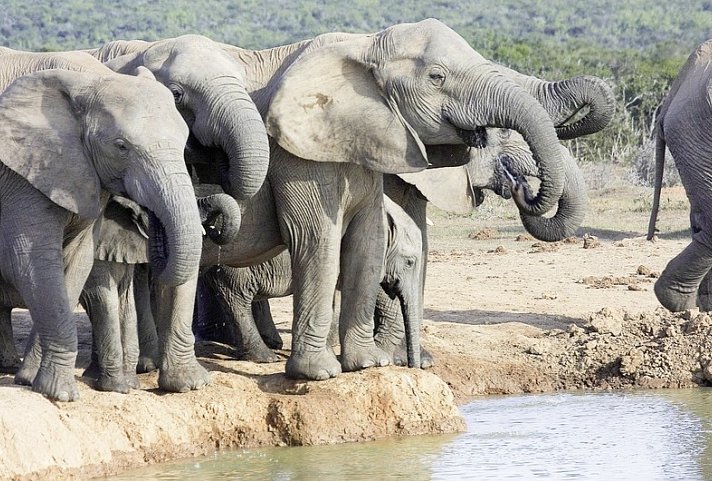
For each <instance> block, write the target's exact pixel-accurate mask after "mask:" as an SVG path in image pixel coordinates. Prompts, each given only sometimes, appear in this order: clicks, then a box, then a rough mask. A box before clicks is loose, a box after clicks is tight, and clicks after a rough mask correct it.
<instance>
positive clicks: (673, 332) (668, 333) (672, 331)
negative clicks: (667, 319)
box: [663, 326, 680, 337]
mask: <svg viewBox="0 0 712 481" xmlns="http://www.w3.org/2000/svg"><path fill="white" fill-rule="evenodd" d="M663 335H664V336H665V337H678V336H679V335H680V329H678V328H677V326H668V327H666V328H665V330H664V331H663Z"/></svg>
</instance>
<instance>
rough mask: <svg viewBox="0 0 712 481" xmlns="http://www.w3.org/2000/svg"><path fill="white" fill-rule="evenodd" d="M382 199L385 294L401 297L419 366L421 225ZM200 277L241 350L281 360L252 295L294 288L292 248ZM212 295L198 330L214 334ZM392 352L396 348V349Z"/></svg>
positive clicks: (201, 305)
mask: <svg viewBox="0 0 712 481" xmlns="http://www.w3.org/2000/svg"><path fill="white" fill-rule="evenodd" d="M383 200H384V215H383V223H384V229H385V231H386V233H387V244H386V253H385V258H384V261H383V266H384V267H383V274H382V280H381V287H382V289H383V292H384V293H385V294H386V297H390V299H394V300H396V299H397V301H396V302H398V301H399V305H400V308H401V312H402V317H401V318H400V322H401V328H400V330H401V332H403V333H404V334H405V337H406V340H407V353H408V361H409V365H411V366H420V326H421V324H422V315H423V314H422V312H423V304H422V290H421V288H420V284H419V282H418V279H419V272H420V265H421V244H420V242H421V241H420V230H419V229H418V228H417V226H416V225H415V223H414V222H413V221H412V220H411V219H410V218H409V217H408V216H407V215H406V213H405V212H404V211H403V209H401V208H400V207H398V205H396V204H395V203H394V202H393V201H391V200H390V199H388V198H387V197H384V199H383ZM201 279H202V281H203V282H204V284H205V286H206V287H207V288H208V289H209V291H211V292H212V293H214V294H215V296H216V297H217V301H218V303H219V305H220V307H221V309H222V313H224V315H223V316H220V314H221V313H218V316H217V319H220V318H221V317H222V318H224V319H226V324H227V325H228V326H229V327H228V329H226V331H227V336H225V337H226V338H227V340H228V341H233V342H234V344H235V345H236V346H237V350H238V356H239V357H240V358H241V359H247V360H251V361H255V362H274V361H278V360H279V357H278V356H277V355H276V354H275V353H274V352H273V351H272V350H271V349H270V348H269V347H268V346H267V345H266V344H265V342H264V340H263V339H262V337H261V334H262V335H268V336H271V337H272V338H273V339H274V337H275V336H274V334H273V333H274V332H275V329H274V324H272V325H271V326H270V325H269V321H268V319H265V318H264V317H262V318H258V321H259V322H260V324H261V325H260V326H259V327H258V325H257V324H256V319H255V318H254V317H253V306H252V305H253V301H262V300H267V299H270V298H273V297H284V296H288V295H290V294H292V290H293V286H292V269H291V259H290V257H289V254H288V253H287V252H286V251H284V252H282V253H281V254H279V255H277V256H275V257H274V258H272V259H270V260H269V261H267V262H264V263H262V264H258V265H256V266H251V267H244V268H234V267H228V266H214V267H211V268H210V269H208V270H207V271H206V272H205V273H204V274H203V275H202V276H201ZM211 300H212V296H211V295H210V294H209V293H206V292H203V293H202V295H201V296H199V297H198V307H197V308H196V320H195V329H196V333H197V335H198V336H202V337H204V338H212V339H215V338H216V336H215V330H216V327H220V326H219V324H220V322H219V321H217V322H216V320H215V317H208V316H207V315H206V314H208V313H207V312H206V311H207V310H209V309H210V308H211V306H210V305H206V303H209V302H210V301H211ZM214 314H215V313H213V315H214ZM216 324H217V325H218V326H216ZM215 340H223V341H224V340H225V339H224V338H221V339H215ZM398 343H400V339H398ZM389 354H392V349H391V351H390V352H389Z"/></svg>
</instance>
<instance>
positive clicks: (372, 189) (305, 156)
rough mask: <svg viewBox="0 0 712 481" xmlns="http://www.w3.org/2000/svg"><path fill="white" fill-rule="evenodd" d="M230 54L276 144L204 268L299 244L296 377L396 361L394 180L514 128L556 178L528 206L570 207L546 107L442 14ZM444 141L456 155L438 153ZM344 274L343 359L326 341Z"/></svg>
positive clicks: (181, 311) (172, 296)
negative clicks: (378, 327)
mask: <svg viewBox="0 0 712 481" xmlns="http://www.w3.org/2000/svg"><path fill="white" fill-rule="evenodd" d="M416 40H417V41H416ZM225 49H226V51H227V52H229V53H230V54H231V55H232V56H233V57H234V58H236V59H237V60H239V61H240V62H241V63H242V64H244V65H245V68H246V78H247V81H248V91H250V93H251V95H252V96H253V99H254V100H255V104H256V105H257V107H258V109H259V110H260V112H261V113H262V114H263V117H264V118H265V120H266V125H267V130H268V133H269V134H270V135H271V136H272V139H273V142H272V146H271V147H272V149H271V159H270V168H269V172H268V175H267V181H266V182H265V184H264V186H263V188H262V189H261V190H260V191H259V192H258V193H257V195H256V196H255V197H254V198H253V199H252V200H251V201H250V202H247V203H245V204H244V212H243V214H244V215H243V224H242V227H241V230H240V234H239V235H238V241H237V242H235V243H231V244H229V245H227V246H223V247H222V249H221V251H220V252H218V250H217V248H216V247H214V246H211V245H210V244H208V245H207V246H206V249H205V250H204V255H203V258H202V262H203V264H204V265H215V264H218V263H222V264H225V265H231V266H234V267H241V266H247V265H254V264H255V263H259V262H263V261H265V260H267V259H269V258H271V257H273V256H274V255H276V254H277V253H279V252H280V251H282V250H284V249H285V248H287V249H288V250H289V253H290V256H291V259H292V272H293V282H294V322H293V326H292V333H293V341H292V351H291V355H290V358H289V360H288V361H287V367H286V371H287V375H288V376H290V377H292V378H306V379H326V378H329V377H333V376H335V375H337V374H338V373H339V372H341V371H342V369H343V370H356V369H363V368H367V367H371V366H376V365H384V364H387V363H388V362H389V356H388V354H387V353H385V352H383V351H382V350H381V349H379V348H377V347H376V345H375V343H374V340H373V311H374V308H375V302H376V296H377V293H378V290H379V286H378V284H379V281H380V269H381V265H382V259H381V254H380V253H382V252H384V249H385V241H386V238H385V232H384V230H383V228H382V223H381V222H380V218H381V209H382V202H383V201H382V193H383V190H382V173H400V172H415V171H418V170H422V169H424V168H425V167H426V166H428V165H429V163H431V164H433V165H435V166H450V165H459V164H461V163H463V162H465V161H466V160H467V159H466V158H464V154H465V153H466V151H467V147H468V145H477V146H481V145H483V143H482V135H481V134H482V131H483V127H485V126H496V127H503V128H513V129H516V130H518V131H520V132H521V133H522V134H523V135H524V137H525V138H526V140H527V142H528V143H529V145H530V147H531V150H532V152H534V153H535V157H536V158H537V160H538V162H539V166H540V172H541V177H542V179H543V182H542V184H541V187H540V189H539V192H538V194H537V196H536V198H534V199H526V202H522V203H521V204H519V205H518V207H519V208H520V209H521V210H524V211H526V212H528V213H529V214H531V215H541V214H543V213H545V212H546V211H548V210H549V209H550V208H551V207H553V206H554V205H555V204H556V203H557V202H558V200H559V197H560V195H561V192H562V189H563V171H562V168H561V165H562V159H561V152H560V150H559V148H558V140H557V138H556V132H555V130H554V126H553V124H552V122H551V119H550V118H549V116H548V114H547V113H546V111H545V110H544V109H543V108H542V106H541V105H540V104H539V103H538V102H537V101H536V99H534V98H533V97H532V96H531V95H529V94H528V93H527V92H526V91H524V89H522V88H521V87H520V86H518V85H517V84H515V83H514V82H513V81H511V80H509V79H507V78H506V77H503V76H502V75H501V74H500V73H499V71H498V67H497V66H496V65H494V64H492V63H491V62H488V61H487V60H486V59H484V58H483V57H482V56H480V55H479V54H478V53H477V52H475V51H474V50H472V49H471V48H470V47H469V46H468V45H467V43H466V42H465V41H464V39H462V37H460V36H459V35H457V34H456V33H455V32H453V31H452V30H450V29H449V28H447V27H446V26H445V25H443V24H442V23H440V22H438V21H436V20H426V21H423V22H419V23H417V24H402V25H396V26H394V27H391V28H388V29H386V30H384V31H382V32H378V33H376V34H374V35H346V34H327V35H324V36H321V37H318V38H317V39H315V40H311V41H305V42H300V43H298V44H294V45H289V46H284V47H278V48H275V49H271V50H268V51H261V52H254V51H248V50H243V49H239V48H235V47H229V46H225ZM336 72H338V74H335V73H336ZM436 145H444V147H440V148H439V149H434V150H435V151H436V153H434V154H433V149H432V147H433V146H436ZM425 146H429V147H428V149H427V150H426V148H425ZM438 150H439V153H440V154H441V155H438ZM444 151H447V152H448V155H442V154H443V152H444ZM431 154H432V155H431ZM457 154H459V155H457ZM218 256H219V257H220V261H218ZM339 272H340V273H341V275H342V280H343V285H342V292H343V294H344V295H342V298H341V312H342V313H343V314H342V317H341V320H340V321H341V328H342V329H341V331H340V332H341V340H340V341H341V348H342V351H341V352H342V355H341V359H340V362H339V361H338V360H337V359H336V358H335V356H334V355H333V353H332V352H331V351H330V350H329V349H328V348H327V345H326V338H327V335H328V332H329V328H330V325H331V322H332V319H333V299H334V294H335V289H336V281H337V277H338V274H339ZM182 290H184V289H183V288H178V289H174V290H166V291H165V292H163V293H159V294H162V295H165V296H166V299H167V300H172V301H173V302H174V303H175V305H174V306H173V308H172V310H171V314H170V316H183V315H187V314H189V313H190V312H191V309H192V306H193V298H192V296H186V295H184V294H183V293H182V292H181V291H182ZM161 304H162V305H163V303H161Z"/></svg>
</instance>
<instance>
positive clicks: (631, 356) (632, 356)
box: [619, 349, 645, 377]
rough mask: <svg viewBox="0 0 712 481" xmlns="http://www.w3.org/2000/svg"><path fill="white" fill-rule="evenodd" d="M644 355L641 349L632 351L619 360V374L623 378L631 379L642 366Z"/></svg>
mask: <svg viewBox="0 0 712 481" xmlns="http://www.w3.org/2000/svg"><path fill="white" fill-rule="evenodd" d="M644 361H645V354H644V353H643V351H642V350H641V349H632V350H631V351H630V352H628V354H626V355H624V356H622V357H621V359H620V368H619V369H620V372H621V374H623V375H624V376H629V377H632V376H633V375H634V374H635V373H636V372H638V368H639V367H640V366H642V365H643V362H644Z"/></svg>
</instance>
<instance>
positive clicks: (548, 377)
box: [0, 177, 712, 479]
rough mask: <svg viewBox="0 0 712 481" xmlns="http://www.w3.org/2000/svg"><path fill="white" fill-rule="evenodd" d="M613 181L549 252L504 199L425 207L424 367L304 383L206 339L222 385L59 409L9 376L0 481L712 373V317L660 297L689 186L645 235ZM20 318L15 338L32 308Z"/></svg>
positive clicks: (277, 311)
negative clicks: (653, 234) (452, 208)
mask: <svg viewBox="0 0 712 481" xmlns="http://www.w3.org/2000/svg"><path fill="white" fill-rule="evenodd" d="M611 179H614V177H611ZM602 187H603V188H601V189H598V190H596V191H593V193H592V194H591V199H592V201H591V209H590V213H589V215H588V217H587V220H586V222H585V223H584V226H583V227H582V228H581V229H580V230H579V232H578V233H577V234H578V235H577V236H576V237H573V238H571V239H567V240H566V241H563V242H560V243H555V244H545V243H540V242H536V241H534V240H532V239H531V238H530V237H528V236H526V235H525V234H524V232H523V230H522V228H521V227H520V224H519V222H518V220H517V217H516V210H515V209H514V208H513V207H512V206H511V205H510V204H509V203H506V202H504V201H501V200H498V199H488V201H487V202H485V204H484V205H483V206H482V207H481V208H480V211H479V212H478V213H477V214H475V215H473V216H470V217H466V216H452V215H447V214H444V213H442V212H439V211H435V210H432V211H431V212H430V214H429V215H430V217H431V219H432V220H433V222H434V226H432V227H431V230H430V238H431V244H430V249H431V252H430V263H429V267H428V279H427V285H426V303H425V319H426V320H425V326H424V335H423V343H424V345H425V346H426V347H427V348H428V349H430V350H431V351H432V353H433V354H434V355H435V357H436V365H435V367H434V368H432V369H431V370H430V371H429V372H428V371H420V370H409V369H405V368H396V367H387V368H380V369H371V370H367V371H364V372H360V373H350V374H343V375H341V376H339V377H337V378H336V379H332V380H329V381H323V382H296V381H290V380H287V379H285V378H284V376H283V375H282V374H281V373H282V372H283V369H284V364H283V363H277V364H272V365H255V364H252V363H248V362H243V361H234V360H231V359H230V351H229V349H228V348H227V347H225V346H221V345H216V344H201V345H199V346H198V348H197V351H198V353H199V355H200V356H201V357H200V358H201V361H202V362H203V364H204V365H205V366H206V367H208V369H210V370H212V371H214V373H213V384H212V385H211V386H209V387H207V388H205V389H203V390H200V391H196V392H191V393H186V394H165V393H161V392H159V391H157V390H156V389H155V386H156V377H155V375H151V374H149V375H143V376H142V377H141V382H142V389H141V390H139V391H134V392H132V393H131V394H129V395H119V394H111V393H98V392H95V391H93V390H91V389H90V388H89V387H88V386H87V385H86V384H85V383H84V381H83V380H81V382H80V391H81V396H82V398H81V400H80V401H79V402H76V403H70V404H56V403H51V402H49V401H47V400H45V399H43V398H42V397H41V396H38V395H36V394H34V393H32V392H30V391H28V390H27V389H26V388H21V387H17V386H14V385H12V382H11V377H10V376H2V377H0V458H1V459H2V460H3V462H2V463H0V478H2V479H6V478H9V479H61V478H72V477H74V478H86V477H90V476H100V475H105V474H108V473H113V472H118V471H120V470H122V469H125V468H127V467H129V466H138V465H142V464H146V463H151V462H157V461H162V460H167V459H170V458H175V457H184V456H189V455H197V454H203V453H207V452H210V451H212V450H214V449H216V448H227V447H247V446H264V445H285V444H290V445H291V444H316V443H336V442H345V441H361V440H368V439H376V438H380V437H385V436H393V435H410V434H419V433H428V432H454V431H457V430H461V429H463V427H464V424H463V421H462V419H461V418H460V417H459V415H458V412H457V408H456V405H455V403H464V402H466V401H467V400H469V399H471V398H472V397H473V396H477V395H482V394H489V393H521V392H544V391H552V390H559V389H617V388H623V387H641V388H660V387H688V386H696V385H699V384H705V383H708V382H709V381H712V350H711V349H710V347H712V346H710V344H711V343H712V341H710V340H708V339H709V338H710V337H709V336H708V334H709V332H710V330H711V329H712V318H710V316H709V315H708V314H706V313H698V312H694V311H693V312H687V313H682V314H679V315H672V314H670V313H668V312H667V311H665V310H664V309H662V308H659V307H658V303H657V300H656V299H655V295H654V293H653V290H652V287H653V283H654V281H655V278H656V275H657V274H658V273H659V272H661V271H662V269H663V268H664V267H665V264H666V263H667V262H668V261H669V260H670V259H671V258H672V257H673V256H674V255H676V254H677V253H678V252H679V251H680V250H682V248H683V247H684V246H685V245H686V244H687V242H688V238H689V236H688V233H687V225H688V217H687V210H686V209H687V205H686V201H685V197H684V192H683V191H682V190H681V189H680V188H677V189H674V188H673V189H667V190H665V191H664V195H663V210H662V212H661V219H660V222H659V226H660V228H661V230H662V232H661V233H660V235H659V238H658V239H657V240H656V241H655V242H648V241H646V240H645V239H644V237H643V234H644V232H645V229H646V228H647V215H648V212H649V207H650V189H643V188H638V187H632V186H630V185H625V184H623V185H619V184H616V183H615V182H613V181H607V183H606V184H605V185H603V186H602ZM273 314H274V316H275V319H276V320H277V321H278V323H279V326H278V327H279V328H280V331H281V332H282V333H283V337H284V338H285V341H287V343H286V344H287V345H288V339H289V337H288V327H289V322H290V316H291V301H290V299H281V300H277V301H275V302H273ZM78 316H80V319H82V324H81V325H82V326H83V327H82V332H83V335H82V339H83V343H82V360H81V362H86V354H87V347H88V339H89V338H88V337H87V331H88V328H87V326H86V324H85V322H86V321H85V320H83V319H84V317H83V314H82V315H78ZM23 317H24V318H25V321H24V322H23ZM16 320H17V324H18V326H16V327H17V328H19V331H20V332H19V336H18V338H19V339H18V341H20V342H21V341H22V338H23V337H24V336H25V335H26V329H27V323H26V314H24V315H22V314H21V315H19V316H17V317H16ZM281 354H282V355H283V356H284V357H286V355H287V354H288V351H282V352H281ZM80 373H81V370H78V371H77V374H78V375H79V374H80ZM443 381H444V382H443ZM448 386H449V389H448Z"/></svg>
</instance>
